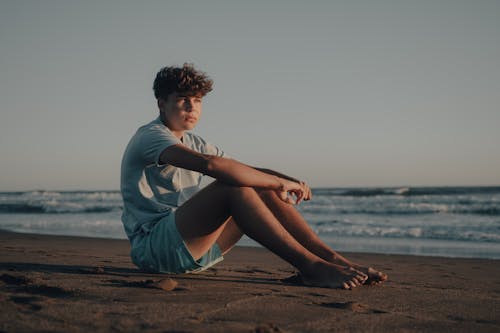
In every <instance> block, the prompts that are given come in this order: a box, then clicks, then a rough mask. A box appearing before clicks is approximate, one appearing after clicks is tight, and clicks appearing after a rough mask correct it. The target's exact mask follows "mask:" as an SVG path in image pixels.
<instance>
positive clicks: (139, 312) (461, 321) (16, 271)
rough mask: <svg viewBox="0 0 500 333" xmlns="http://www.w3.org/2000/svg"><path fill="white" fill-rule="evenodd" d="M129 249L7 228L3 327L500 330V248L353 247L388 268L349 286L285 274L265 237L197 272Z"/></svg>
mask: <svg viewBox="0 0 500 333" xmlns="http://www.w3.org/2000/svg"><path fill="white" fill-rule="evenodd" d="M129 249H130V246H129V243H128V241H125V240H109V239H96V238H80V237H67V236H43V235H30V234H18V233H11V232H5V231H1V232H0V304H1V306H0V331H1V332H19V331H22V332H30V331H33V332H34V331H36V332H49V331H50V332H89V331H97V332H109V331H115V332H138V331H141V332H443V331H451V330H453V331H454V332H499V331H500V265H499V264H500V261H498V260H483V259H454V258H437V257H417V256H402V255H373V254H360V253H355V254H354V253H353V254H347V256H348V257H349V258H351V259H353V260H355V261H358V262H360V263H371V264H372V265H373V266H375V267H377V268H379V269H381V270H383V271H384V272H386V273H388V274H389V280H388V281H387V282H385V283H384V284H382V285H377V286H370V287H368V286H363V287H360V288H356V289H355V290H353V291H346V290H332V289H326V288H311V287H305V286H298V285H290V284H285V283H283V282H282V279H285V278H287V277H289V276H291V275H292V274H293V273H294V269H293V267H291V266H290V265H289V264H287V263H286V262H284V261H282V260H280V259H279V258H278V257H276V256H274V255H273V254H272V253H270V252H268V251H267V250H265V249H261V248H251V247H237V248H235V249H234V250H232V251H231V252H230V253H229V254H228V255H226V258H225V260H224V261H223V262H222V263H219V264H218V265H216V266H215V267H214V268H212V269H209V270H207V271H205V272H202V273H199V274H190V275H166V274H149V273H143V272H140V271H139V270H137V269H136V268H135V267H134V265H133V264H132V263H131V261H130V259H129V255H128V253H129ZM170 279H172V280H173V281H172V280H170Z"/></svg>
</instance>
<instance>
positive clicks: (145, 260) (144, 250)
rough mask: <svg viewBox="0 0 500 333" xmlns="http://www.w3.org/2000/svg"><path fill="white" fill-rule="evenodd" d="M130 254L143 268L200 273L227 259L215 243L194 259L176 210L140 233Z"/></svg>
mask: <svg viewBox="0 0 500 333" xmlns="http://www.w3.org/2000/svg"><path fill="white" fill-rule="evenodd" d="M130 256H131V257H132V261H133V262H134V264H135V265H136V266H137V267H139V268H140V269H142V270H145V271H148V272H157V273H194V272H200V271H203V270H205V269H207V268H209V267H211V266H213V265H215V264H216V263H218V262H220V261H222V260H223V259H224V257H223V256H222V253H221V250H220V248H219V246H218V245H217V243H215V244H214V245H213V246H212V247H211V248H210V249H209V250H208V252H207V253H205V255H203V256H202V257H201V258H200V259H198V260H195V259H194V258H193V256H192V255H191V253H190V252H189V250H188V248H187V246H186V243H184V240H183V239H182V237H181V235H180V234H179V231H178V230H177V226H176V224H175V212H172V213H170V214H169V215H168V216H166V217H164V218H163V219H161V220H160V221H159V222H158V223H157V224H156V225H155V226H154V227H153V229H152V230H151V231H150V232H149V233H147V234H140V235H137V236H136V237H135V238H134V239H133V242H132V251H131V253H130Z"/></svg>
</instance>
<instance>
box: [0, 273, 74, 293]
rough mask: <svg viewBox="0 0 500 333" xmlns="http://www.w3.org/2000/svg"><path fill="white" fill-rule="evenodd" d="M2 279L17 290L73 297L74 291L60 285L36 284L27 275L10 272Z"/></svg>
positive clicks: (0, 279) (0, 277) (0, 276)
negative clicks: (16, 274) (15, 274)
mask: <svg viewBox="0 0 500 333" xmlns="http://www.w3.org/2000/svg"><path fill="white" fill-rule="evenodd" d="M0 281H3V282H4V283H5V284H7V285H8V286H10V287H14V288H15V290H16V291H17V292H25V293H28V294H35V295H41V296H47V297H52V298H63V297H71V296H73V295H74V292H73V291H71V290H66V289H64V288H59V287H51V286H47V285H43V284H36V283H35V281H34V280H32V279H30V278H27V277H25V276H14V275H9V274H2V275H0Z"/></svg>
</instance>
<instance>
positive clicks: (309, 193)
mask: <svg viewBox="0 0 500 333" xmlns="http://www.w3.org/2000/svg"><path fill="white" fill-rule="evenodd" d="M252 168H254V169H256V170H259V171H261V172H264V173H267V174H270V175H275V176H277V177H279V178H282V179H287V180H290V181H292V182H295V183H298V184H300V185H301V186H302V189H303V192H304V195H303V198H302V200H306V201H307V200H311V198H312V191H311V188H310V187H309V185H307V184H306V182H303V181H300V180H298V179H295V178H293V177H290V176H287V175H285V174H283V173H280V172H278V171H274V170H271V169H264V168H257V167H252Z"/></svg>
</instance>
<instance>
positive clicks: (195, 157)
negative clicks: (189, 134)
mask: <svg viewBox="0 0 500 333" xmlns="http://www.w3.org/2000/svg"><path fill="white" fill-rule="evenodd" d="M160 162H161V163H165V164H170V165H173V166H176V167H179V168H184V169H189V170H193V171H197V172H200V173H202V174H205V175H208V176H210V177H213V178H215V179H217V180H219V181H221V182H224V183H227V184H230V185H235V186H248V187H258V188H265V189H271V190H274V191H276V192H277V193H278V194H279V196H280V198H281V199H282V200H283V201H285V202H288V203H298V202H300V201H301V200H302V198H303V195H304V191H303V187H302V186H301V184H300V183H297V182H293V181H290V180H288V179H286V178H280V177H279V176H277V175H272V174H269V173H266V172H262V171H260V170H258V169H255V168H252V167H250V166H248V165H246V164H243V163H241V162H238V161H236V160H233V159H228V158H223V157H218V156H213V155H205V154H201V153H198V152H196V151H194V150H192V149H189V148H187V147H185V146H183V145H173V146H170V147H168V148H167V149H165V150H164V151H163V152H162V153H161V155H160ZM289 192H290V193H293V194H294V195H295V196H296V198H297V200H296V202H294V201H293V200H291V199H290V198H289V197H288V195H287V194H288V193H289Z"/></svg>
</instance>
